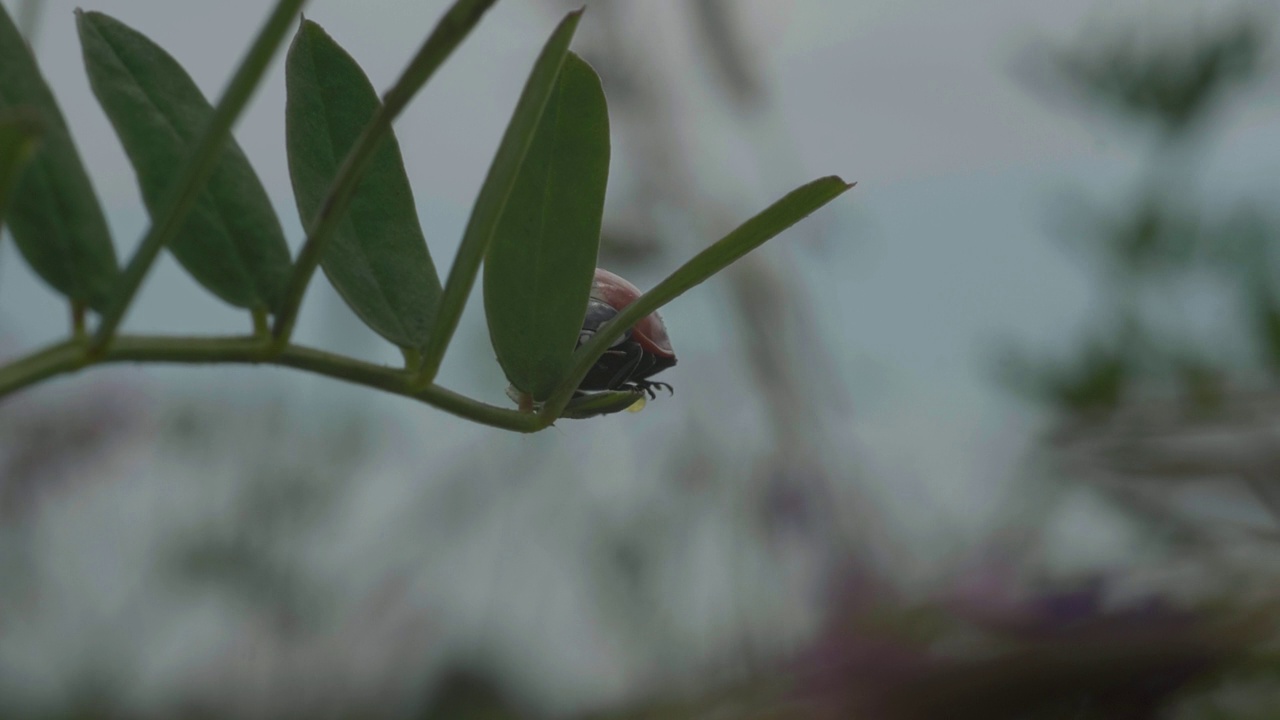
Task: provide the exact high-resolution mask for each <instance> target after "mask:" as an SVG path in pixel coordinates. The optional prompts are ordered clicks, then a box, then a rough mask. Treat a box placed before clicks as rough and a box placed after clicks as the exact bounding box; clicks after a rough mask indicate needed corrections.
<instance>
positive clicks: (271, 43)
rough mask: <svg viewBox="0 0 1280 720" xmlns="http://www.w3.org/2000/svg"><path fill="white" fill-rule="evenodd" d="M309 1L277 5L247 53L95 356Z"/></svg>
mask: <svg viewBox="0 0 1280 720" xmlns="http://www.w3.org/2000/svg"><path fill="white" fill-rule="evenodd" d="M306 2H307V0H278V2H277V3H276V6H275V9H274V10H273V11H272V12H271V16H270V17H268V18H267V22H266V23H265V24H264V25H263V26H262V30H261V31H260V32H259V33H258V37H257V38H255V39H254V41H253V45H251V46H250V47H249V52H248V53H247V54H246V55H245V57H244V60H242V61H241V63H240V67H239V68H238V69H237V70H236V74H235V75H234V76H233V77H232V78H231V83H230V84H229V85H227V89H226V91H225V92H224V93H223V95H222V98H221V99H220V100H219V101H218V105H217V107H215V108H214V110H213V117H212V119H211V120H210V121H209V127H208V129H206V130H205V132H204V135H203V136H202V137H201V138H200V143H199V144H198V145H197V146H196V148H195V150H194V151H192V154H191V156H190V157H189V158H188V159H187V162H186V165H185V167H184V168H183V171H182V174H181V175H180V176H179V177H180V178H181V180H180V181H179V182H178V183H177V184H176V185H175V186H174V189H173V191H172V192H171V194H170V199H169V201H168V202H167V203H165V204H164V207H165V211H164V212H162V213H160V214H159V216H158V217H157V218H156V219H154V220H153V221H152V223H151V228H150V229H149V230H148V231H147V234H146V236H145V237H143V239H142V242H141V244H140V245H139V246H138V250H137V252H136V253H134V255H133V258H132V259H131V260H130V261H129V265H128V266H127V267H126V268H125V270H124V273H123V275H122V277H121V280H120V288H119V289H118V290H117V291H116V296H115V298H114V300H113V302H112V304H111V306H110V307H109V308H108V309H107V311H106V312H105V313H103V315H102V322H101V323H100V324H99V325H98V330H97V332H96V333H94V336H93V339H92V340H91V342H90V344H89V351H90V353H91V354H93V355H99V354H102V353H103V352H104V351H105V350H106V348H107V346H108V344H109V343H111V341H112V337H113V336H114V335H115V332H116V330H117V329H118V328H119V327H120V323H121V321H122V320H124V315H125V313H126V312H128V310H129V306H130V305H131V304H132V303H133V298H134V296H135V295H137V294H138V288H139V287H141V285H142V281H143V279H144V278H145V277H146V275H147V272H148V271H149V270H150V269H151V266H152V264H154V263H155V260H156V257H157V256H158V255H159V254H160V251H161V250H162V249H163V248H164V246H165V245H166V244H168V242H169V240H171V239H172V238H173V236H174V235H176V234H177V232H178V230H179V229H181V227H182V222H183V221H184V220H185V219H186V217H187V213H188V212H190V211H191V208H192V206H194V205H195V202H196V199H197V198H198V197H199V196H200V192H201V191H202V190H203V189H204V186H205V184H206V183H207V182H208V180H209V176H210V175H212V174H213V169H214V166H215V165H216V164H217V162H218V159H219V158H220V157H221V156H222V152H223V150H224V148H225V147H226V142H227V137H228V136H230V134H231V126H232V125H234V124H235V121H236V118H238V117H239V116H240V113H241V112H242V111H243V110H244V107H245V105H246V104H248V102H249V98H250V97H251V96H252V95H253V91H254V90H255V89H257V87H258V84H259V83H260V82H261V81H262V76H263V74H264V73H265V72H266V70H267V65H269V64H270V63H271V58H272V56H273V55H275V52H276V50H277V49H279V47H280V44H281V42H283V41H284V37H285V35H286V34H287V33H288V31H289V27H290V26H291V25H292V24H293V18H294V17H295V16H296V15H297V14H298V12H299V11H300V10H301V9H302V6H303V5H305V4H306Z"/></svg>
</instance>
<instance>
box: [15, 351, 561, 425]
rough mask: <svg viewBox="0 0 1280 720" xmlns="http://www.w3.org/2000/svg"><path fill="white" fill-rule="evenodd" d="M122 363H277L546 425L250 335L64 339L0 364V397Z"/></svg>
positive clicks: (473, 415)
mask: <svg viewBox="0 0 1280 720" xmlns="http://www.w3.org/2000/svg"><path fill="white" fill-rule="evenodd" d="M125 362H136V363H177V364H183V365H200V364H209V363H236V364H250V365H259V364H260V365H277V366H281V367H290V368H296V369H298V370H305V371H307V372H311V373H315V374H317V375H324V376H326V377H331V378H335V379H338V380H345V381H347V382H350V383H355V384H357V385H364V386H366V387H371V388H376V389H378V390H382V391H384V392H389V393H392V394H395V395H403V396H405V397H409V398H413V399H415V400H419V401H421V402H424V403H426V404H428V405H432V406H434V407H437V408H439V409H441V410H444V411H445V412H448V413H452V414H454V415H457V416H459V417H463V418H466V419H468V420H473V421H475V422H478V423H482V424H484V425H490V426H493V427H497V428H502V429H504V430H514V431H516V432H526V433H528V432H537V431H538V430H541V429H543V428H545V427H547V425H549V424H550V423H548V422H546V421H545V420H543V419H542V418H539V417H538V416H536V415H529V414H525V413H520V412H517V411H515V410H510V409H507V408H501V407H497V406H494V405H489V404H487V403H482V402H480V401H478V400H473V399H471V398H469V397H466V396H465V395H460V394H458V393H456V392H453V391H452V390H446V389H445V388H442V387H440V386H438V385H430V386H428V387H426V388H422V389H415V388H414V386H413V376H412V374H411V373H409V372H407V371H404V370H398V369H394V368H389V367H385V366H381V365H375V364H373V363H367V362H363V361H360V360H355V359H353V358H348V357H343V356H341V355H335V354H333V353H329V352H325V351H323V350H317V349H315V348H309V347H303V346H300V345H288V346H286V347H285V348H284V349H283V350H278V349H276V348H273V347H272V346H271V345H270V344H269V343H268V342H265V341H264V340H263V339H262V338H258V337H253V336H245V337H207V338H202V337H150V336H140V335H120V336H117V337H116V338H115V339H114V341H113V342H112V343H111V345H110V346H109V347H107V348H106V349H105V350H104V351H103V353H102V354H101V355H97V356H91V355H90V354H89V353H88V347H87V346H86V345H85V344H84V343H81V342H76V341H75V340H74V339H72V340H66V341H63V342H60V343H56V344H54V345H50V346H49V347H46V348H44V349H43V350H39V351H37V352H34V353H32V354H31V355H28V356H26V357H24V358H21V359H19V360H16V361H14V362H12V363H10V364H9V365H6V366H4V367H3V368H0V398H2V397H4V396H6V395H8V394H10V393H13V392H16V391H18V390H21V389H22V388H25V387H28V386H30V385H34V384H36V383H38V382H40V381H42V380H46V379H48V378H51V377H55V376H57V375H66V374H71V373H75V372H78V371H80V370H82V369H84V368H86V367H90V366H93V365H100V364H107V363H125Z"/></svg>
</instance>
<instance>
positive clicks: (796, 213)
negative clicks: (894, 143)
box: [545, 175, 853, 418]
mask: <svg viewBox="0 0 1280 720" xmlns="http://www.w3.org/2000/svg"><path fill="white" fill-rule="evenodd" d="M851 187H853V185H850V184H848V183H846V182H845V181H844V180H841V179H840V178H838V177H836V176H834V175H832V176H829V177H825V178H820V179H818V180H814V181H813V182H811V183H809V184H807V185H802V186H800V187H799V188H796V189H795V190H792V191H791V192H789V193H787V194H786V195H785V196H784V197H783V198H782V199H781V200H778V201H777V202H775V203H774V204H772V205H770V206H769V207H767V208H765V210H764V211H763V212H761V213H760V214H758V215H756V216H755V217H753V218H751V219H750V220H748V221H746V222H745V223H743V224H742V225H739V226H738V228H737V229H736V230H734V231H733V232H731V233H729V234H728V235H725V236H724V237H723V238H721V239H719V240H717V241H716V242H715V243H714V244H713V245H711V247H709V248H707V249H706V250H703V251H702V252H700V253H698V254H697V255H695V256H693V258H692V259H690V260H689V261H688V262H686V263H685V264H684V265H681V266H680V267H679V268H678V269H677V270H676V271H675V272H673V273H671V274H670V275H668V276H667V278H666V279H665V280H663V281H662V282H660V283H658V284H657V285H655V286H654V287H653V289H652V290H650V291H649V292H647V293H644V294H643V295H641V296H640V297H639V298H637V299H636V301H635V302H633V303H631V304H630V305H628V306H627V307H626V308H624V309H623V310H622V312H620V313H618V315H617V317H615V318H614V319H613V320H610V321H609V322H608V323H606V324H605V325H604V326H603V327H602V328H601V329H600V331H599V332H597V333H596V334H595V335H594V336H593V337H592V338H591V340H590V341H588V342H587V344H585V345H583V346H582V347H581V348H578V350H577V352H575V353H574V355H573V366H572V369H571V370H570V372H569V373H568V374H566V376H565V377H564V379H563V380H562V381H561V382H560V384H559V386H557V387H556V390H555V394H554V395H553V396H552V397H551V398H550V399H549V400H547V403H546V410H545V412H547V413H548V415H549V416H550V417H553V418H554V417H558V416H559V414H560V412H561V411H563V410H564V408H565V405H566V404H567V403H568V402H569V398H571V397H572V396H573V393H574V391H575V390H577V389H578V385H579V384H580V383H581V382H582V378H584V377H586V375H587V372H588V371H589V370H590V369H591V366H592V365H594V364H595V362H596V360H598V359H599V358H600V355H601V354H603V353H604V351H605V350H606V349H608V347H609V346H610V345H611V344H613V342H614V341H615V340H617V339H618V338H619V337H621V336H622V334H623V333H624V332H626V331H627V329H628V328H630V327H632V326H634V325H635V324H636V323H637V322H639V321H640V320H641V319H642V318H644V317H647V316H648V315H650V314H651V313H653V312H655V311H656V310H658V309H659V308H661V307H662V306H663V305H666V304H667V303H669V302H671V301H672V300H675V299H676V298H678V297H680V296H681V295H683V294H684V293H685V292H687V291H688V290H690V289H691V288H693V287H694V286H696V285H698V284H700V283H702V282H703V281H704V280H706V279H707V278H709V277H711V276H712V275H715V274H716V273H718V272H720V271H721V270H723V269H725V268H726V267H728V266H729V265H730V264H732V263H733V262H734V261H736V260H738V259H739V258H741V257H742V256H743V255H746V254H747V253H749V252H751V251H752V250H755V249H756V248H758V247H760V246H761V245H763V244H764V243H765V242H767V241H769V240H771V239H772V238H774V237H776V236H777V235H778V234H779V233H781V232H782V231H784V230H786V229H787V228H789V227H791V226H792V225H795V224H796V223H797V222H800V221H801V220H803V219H804V218H806V217H808V216H809V215H810V214H811V213H813V212H814V211H816V210H817V209H818V208H820V207H822V206H823V205H826V204H827V203H829V202H831V201H832V200H834V199H836V198H837V197H839V196H840V195H842V194H844V192H845V191H846V190H848V189H849V188H851Z"/></svg>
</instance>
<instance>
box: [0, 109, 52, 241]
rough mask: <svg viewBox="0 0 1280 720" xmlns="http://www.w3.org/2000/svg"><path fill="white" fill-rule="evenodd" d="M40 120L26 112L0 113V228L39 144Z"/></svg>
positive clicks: (34, 114) (18, 110)
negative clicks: (11, 198)
mask: <svg viewBox="0 0 1280 720" xmlns="http://www.w3.org/2000/svg"><path fill="white" fill-rule="evenodd" d="M41 130H42V127H41V123H40V116H39V115H37V114H36V113H35V112H34V111H31V110H30V108H18V109H16V110H12V111H9V110H4V111H0V225H3V224H4V214H5V211H6V210H7V209H8V208H9V197H10V196H11V195H12V194H13V188H14V187H15V186H16V185H17V184H18V180H19V178H21V177H22V171H23V170H25V169H26V168H27V163H28V162H30V161H31V156H32V155H34V154H35V150H36V147H37V146H38V145H39V143H40V133H41Z"/></svg>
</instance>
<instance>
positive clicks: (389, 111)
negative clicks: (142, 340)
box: [272, 0, 497, 347]
mask: <svg viewBox="0 0 1280 720" xmlns="http://www.w3.org/2000/svg"><path fill="white" fill-rule="evenodd" d="M495 2H497V0H457V1H456V2H455V3H454V4H453V6H452V7H451V8H449V11H448V12H446V13H445V15H444V17H442V18H441V19H440V22H439V23H438V24H436V27H435V29H434V30H432V31H431V35H430V36H428V37H427V39H426V41H425V42H423V44H422V47H421V48H419V50H418V52H417V54H416V55H414V56H413V59H412V60H411V61H409V65H408V67H406V68H405V70H404V72H403V73H402V74H401V75H400V79H399V80H397V81H396V83H395V85H393V86H391V89H390V90H388V91H387V93H386V95H384V96H383V99H382V106H381V107H380V108H378V112H377V113H376V114H375V115H374V116H373V119H372V120H370V121H369V124H368V125H366V126H365V128H364V131H363V132H361V133H360V137H359V138H358V139H357V140H356V143H355V145H353V146H352V147H351V151H350V152H348V153H347V156H346V158H344V159H343V161H342V165H341V167H339V168H338V174H337V175H336V176H335V177H334V179H333V184H332V185H330V186H329V193H328V195H326V196H325V200H324V204H323V205H322V206H321V208H320V212H319V213H317V215H316V217H315V218H314V219H313V220H312V221H311V224H310V226H309V227H308V228H307V240H306V242H305V243H304V244H303V246H302V250H301V251H300V252H299V253H298V261H297V263H296V264H295V266H294V269H293V275H292V276H291V277H290V278H289V285H288V286H287V287H286V289H285V299H284V303H283V304H282V305H281V306H280V311H279V312H278V313H277V314H276V321H275V326H274V327H273V328H272V334H273V335H274V336H275V343H276V347H284V346H286V345H287V344H288V342H289V338H290V337H291V336H292V335H293V328H294V325H295V324H297V321H298V309H299V308H300V307H301V306H302V297H303V295H305V294H306V292H307V286H308V285H309V284H310V283H311V277H312V276H313V275H315V272H316V267H317V266H318V265H319V264H320V258H321V257H322V256H323V254H324V249H325V246H326V245H327V243H328V241H329V238H330V237H331V236H332V235H333V233H334V231H335V230H337V228H338V224H339V223H340V222H341V221H342V218H343V217H344V216H345V215H346V212H347V208H348V207H349V206H350V205H351V198H352V197H353V196H354V195H355V192H356V188H357V187H358V186H359V184H360V180H361V179H362V178H363V177H364V174H365V171H366V170H368V168H369V163H370V161H371V160H372V159H373V152H374V151H375V150H377V149H378V145H379V144H380V143H381V142H382V141H383V140H384V139H385V138H386V135H387V132H389V131H390V129H391V123H392V121H393V120H395V118H396V116H398V115H399V114H400V112H401V111H403V110H404V108H405V106H407V105H408V104H409V101H410V100H411V99H413V96H414V95H415V94H416V93H417V92H418V91H419V90H421V89H422V87H423V86H424V85H426V84H427V81H428V80H430V79H431V76H432V75H434V74H435V72H436V70H437V69H439V67H440V66H441V65H443V64H444V61H445V60H446V59H448V57H449V55H451V54H452V53H453V51H454V50H455V49H456V48H457V47H458V45H460V44H462V41H463V40H464V39H466V37H467V35H469V34H470V33H471V30H472V29H474V28H475V26H476V24H477V23H479V22H480V18H481V17H482V16H483V15H484V13H485V11H487V10H488V9H489V8H490V7H492V6H493V4H494V3H495Z"/></svg>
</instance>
